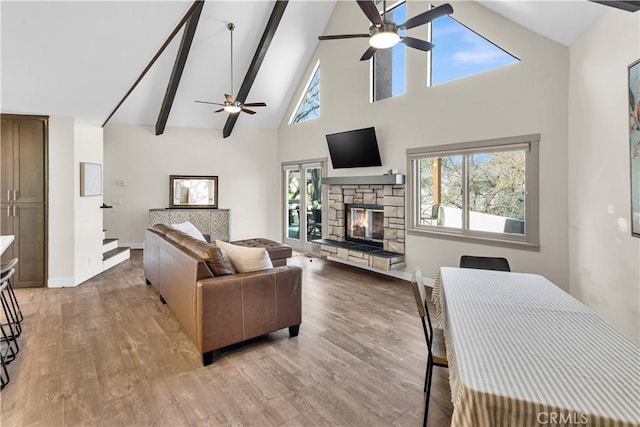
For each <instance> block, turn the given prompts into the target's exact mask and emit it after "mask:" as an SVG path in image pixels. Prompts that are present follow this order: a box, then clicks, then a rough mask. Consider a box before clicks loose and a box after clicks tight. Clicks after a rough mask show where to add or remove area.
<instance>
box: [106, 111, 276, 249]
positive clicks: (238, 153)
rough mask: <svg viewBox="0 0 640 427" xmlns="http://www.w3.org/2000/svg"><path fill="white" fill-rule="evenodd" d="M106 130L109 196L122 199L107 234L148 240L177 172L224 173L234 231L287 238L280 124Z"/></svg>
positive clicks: (234, 235)
mask: <svg viewBox="0 0 640 427" xmlns="http://www.w3.org/2000/svg"><path fill="white" fill-rule="evenodd" d="M242 119H243V118H242V117H241V118H240V119H239V120H242ZM104 133H105V139H104V161H105V170H104V194H105V197H104V201H105V203H106V204H108V205H112V204H113V206H114V209H108V210H105V215H104V223H105V228H106V229H107V237H119V238H120V241H121V245H124V246H132V247H141V246H142V242H143V239H144V230H145V229H146V228H147V226H148V218H149V216H148V212H149V209H152V208H166V207H168V206H169V175H216V176H218V192H219V199H218V207H219V208H220V209H230V210H231V216H230V218H231V220H230V222H231V230H230V233H231V234H230V236H231V239H233V240H237V239H242V238H249V237H266V238H271V239H280V235H281V225H278V226H276V224H280V221H279V217H278V216H277V215H278V214H277V209H278V207H279V203H278V202H279V200H278V199H277V198H276V196H277V188H278V185H279V181H278V180H279V175H278V173H279V169H278V167H277V161H276V132H275V131H242V130H239V129H235V130H234V131H233V133H232V135H231V136H230V137H229V138H226V139H223V138H222V131H221V130H211V129H193V128H167V129H166V130H165V132H164V134H163V135H160V136H156V135H155V133H154V129H153V128H152V127H149V126H134V125H117V124H109V125H108V126H106V127H105V130H104ZM119 180H126V181H127V186H125V187H121V186H118V185H117V182H118V181H119ZM118 199H119V200H120V204H119V205H118V204H115V203H117V202H118ZM114 202H115V203H114Z"/></svg>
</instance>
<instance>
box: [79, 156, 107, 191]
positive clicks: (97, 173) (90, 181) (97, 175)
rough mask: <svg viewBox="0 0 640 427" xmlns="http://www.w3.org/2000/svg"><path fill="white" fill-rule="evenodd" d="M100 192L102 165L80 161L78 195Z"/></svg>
mask: <svg viewBox="0 0 640 427" xmlns="http://www.w3.org/2000/svg"><path fill="white" fill-rule="evenodd" d="M101 194H102V165H100V164H97V163H85V162H80V196H82V197H86V196H100V195H101Z"/></svg>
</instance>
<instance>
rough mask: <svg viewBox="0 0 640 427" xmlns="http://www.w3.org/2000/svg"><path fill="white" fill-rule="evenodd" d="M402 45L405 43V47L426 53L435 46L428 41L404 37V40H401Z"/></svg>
mask: <svg viewBox="0 0 640 427" xmlns="http://www.w3.org/2000/svg"><path fill="white" fill-rule="evenodd" d="M400 43H404V44H405V45H407V46H409V47H412V48H414V49H419V50H424V51H425V52H428V51H430V50H431V49H433V46H434V44H433V43H429V42H427V41H424V40H420V39H416V38H413V37H403V38H402V40H400Z"/></svg>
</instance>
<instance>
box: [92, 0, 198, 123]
mask: <svg viewBox="0 0 640 427" xmlns="http://www.w3.org/2000/svg"><path fill="white" fill-rule="evenodd" d="M200 3H204V1H202V0H196V1H195V2H193V4H192V5H191V7H190V8H189V10H187V13H185V15H184V16H183V17H182V19H181V20H180V22H179V23H178V25H176V27H175V28H174V29H173V31H172V32H171V34H169V37H167V39H166V40H165V41H164V43H163V44H162V46H160V49H158V51H157V52H156V54H155V55H154V56H153V58H151V61H149V63H148V64H147V66H146V67H145V68H144V70H142V73H140V75H139V76H138V78H137V80H136V81H135V82H134V83H133V85H131V87H130V88H129V90H128V91H127V93H125V95H124V96H123V97H122V99H121V100H120V102H118V105H116V107H115V108H114V109H113V111H112V112H111V114H109V117H107V119H106V120H105V121H104V123H102V127H105V125H106V124H107V123H109V120H110V119H111V117H113V115H114V114H115V113H116V111H118V109H119V108H120V106H121V105H122V104H123V103H124V101H125V100H126V99H127V98H128V97H129V95H131V92H133V90H134V89H135V88H136V87H137V86H138V84H139V83H140V82H141V81H142V79H143V77H144V76H145V75H146V74H147V73H148V72H149V70H150V69H151V67H152V66H153V64H155V63H156V61H157V60H158V58H160V55H162V52H164V51H165V49H166V48H167V46H169V43H171V41H172V40H173V38H174V37H175V36H176V34H178V32H179V31H180V29H181V28H182V27H183V26H184V24H185V23H186V22H187V20H188V19H189V18H190V17H191V15H193V13H194V12H195V11H196V9H197V8H200V9H202V4H200Z"/></svg>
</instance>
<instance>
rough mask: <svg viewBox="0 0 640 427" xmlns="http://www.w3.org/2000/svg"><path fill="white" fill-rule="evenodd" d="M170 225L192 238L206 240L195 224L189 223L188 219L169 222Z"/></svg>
mask: <svg viewBox="0 0 640 427" xmlns="http://www.w3.org/2000/svg"><path fill="white" fill-rule="evenodd" d="M171 227H172V228H174V229H176V230H180V231H182V232H185V233H187V234H188V235H189V236H191V237H193V238H196V239H198V240H202V241H203V242H206V239H205V238H204V236H203V235H202V233H201V232H200V230H198V229H197V228H196V226H195V225H193V224H191V223H190V222H189V221H185V222H181V223H179V224H171Z"/></svg>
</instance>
